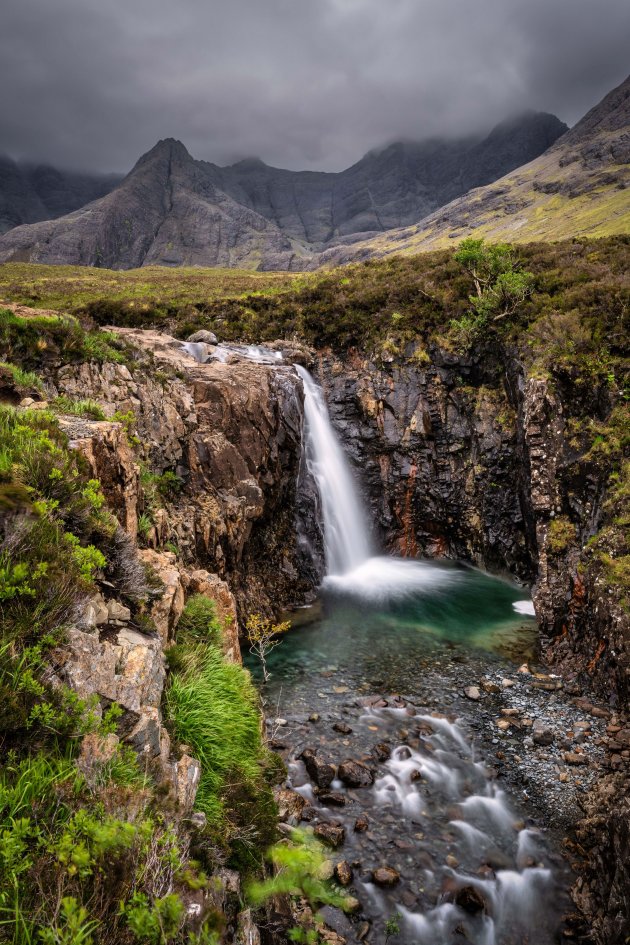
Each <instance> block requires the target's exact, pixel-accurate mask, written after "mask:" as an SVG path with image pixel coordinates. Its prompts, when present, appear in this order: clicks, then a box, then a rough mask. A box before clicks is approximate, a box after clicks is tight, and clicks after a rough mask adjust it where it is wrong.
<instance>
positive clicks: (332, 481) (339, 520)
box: [295, 364, 370, 575]
mask: <svg viewBox="0 0 630 945" xmlns="http://www.w3.org/2000/svg"><path fill="white" fill-rule="evenodd" d="M295 370H296V371H297V372H298V374H299V376H300V377H301V379H302V383H303V384H304V417H305V421H306V424H305V436H306V441H305V446H306V463H307V467H308V470H309V472H310V473H311V475H312V476H313V478H314V480H315V483H316V485H317V490H318V492H319V496H320V499H321V503H322V517H323V525H324V548H325V552H326V570H327V572H328V574H329V575H341V574H346V573H347V572H349V571H353V570H355V569H356V568H358V567H359V566H360V565H362V564H363V563H364V562H365V561H367V560H368V558H369V557H370V543H369V540H368V535H367V529H366V526H365V520H364V515H363V509H362V508H361V502H360V500H359V496H358V494H357V489H356V486H355V483H354V481H353V479H352V474H351V472H350V469H349V466H348V462H347V460H346V457H345V455H344V452H343V450H342V448H341V446H340V444H339V441H338V439H337V436H336V434H335V431H334V430H333V427H332V424H331V422H330V417H329V415H328V409H327V407H326V403H325V401H324V397H323V395H322V392H321V389H320V388H319V387H318V386H317V384H316V383H315V381H314V380H313V378H312V377H311V375H310V374H309V373H308V371H307V370H305V368H303V367H301V366H300V365H299V364H296V365H295Z"/></svg>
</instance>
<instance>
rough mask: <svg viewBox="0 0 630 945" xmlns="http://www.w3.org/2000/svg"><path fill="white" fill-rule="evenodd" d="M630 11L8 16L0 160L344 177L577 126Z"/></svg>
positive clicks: (376, 7)
mask: <svg viewBox="0 0 630 945" xmlns="http://www.w3.org/2000/svg"><path fill="white" fill-rule="evenodd" d="M629 39H630V2H629V0H168V2H165V0H2V14H1V15H0V152H2V151H4V152H7V153H9V154H11V155H12V156H13V157H17V158H23V159H30V160H46V161H49V162H50V163H53V164H56V165H58V166H66V167H76V168H85V169H90V170H103V171H105V170H111V171H127V170H128V169H129V168H130V167H131V166H132V165H133V164H134V163H135V161H136V159H137V158H138V157H139V156H140V154H142V153H143V152H144V151H146V150H148V149H149V148H150V147H152V146H153V145H154V144H155V142H156V141H157V140H158V139H159V138H165V137H171V136H172V137H176V138H180V139H181V140H182V141H183V142H184V144H185V145H186V146H187V147H188V150H189V151H190V152H191V154H192V155H193V156H194V157H197V158H203V159H206V160H211V161H215V162H217V163H230V162H231V161H233V160H238V159H240V158H242V157H249V156H258V157H261V158H262V159H263V160H265V161H266V162H267V163H269V164H275V165H277V166H283V167H291V168H321V169H326V170H340V169H342V168H343V167H346V166H348V165H349V164H352V163H354V161H356V160H358V159H359V158H360V157H361V156H362V155H363V154H364V153H365V152H366V151H367V150H369V149H370V148H372V147H376V146H379V145H381V144H384V143H387V142H389V141H392V140H394V139H397V138H413V139H421V138H424V137H428V136H431V135H448V136H454V135H460V134H466V133H469V132H472V131H477V130H480V129H482V128H487V127H489V126H491V125H492V124H494V123H495V122H497V121H499V120H501V119H502V118H504V117H506V116H508V115H509V114H513V113H515V112H518V111H522V110H524V109H527V108H533V109H538V110H542V111H550V112H554V113H555V114H557V115H558V116H559V117H560V118H562V119H563V120H564V121H566V122H567V123H568V124H572V123H574V122H575V121H577V119H578V118H580V117H581V115H582V114H583V113H584V112H585V111H586V110H587V109H588V108H590V107H591V106H592V105H594V104H596V103H597V101H599V99H600V98H601V97H602V96H603V95H604V94H605V93H606V92H607V91H609V90H610V89H611V88H612V87H614V86H615V85H617V84H619V82H621V81H622V80H623V79H624V78H625V77H626V75H627V74H628V72H629V71H630V56H628V50H629V48H630V43H629Z"/></svg>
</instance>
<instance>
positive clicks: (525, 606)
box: [512, 600, 536, 617]
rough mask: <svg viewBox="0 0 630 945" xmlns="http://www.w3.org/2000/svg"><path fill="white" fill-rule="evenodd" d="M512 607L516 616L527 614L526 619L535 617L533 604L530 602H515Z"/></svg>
mask: <svg viewBox="0 0 630 945" xmlns="http://www.w3.org/2000/svg"><path fill="white" fill-rule="evenodd" d="M512 607H513V608H514V610H515V611H516V613H517V614H527V616H528V617H535V616H536V611H535V610H534V602H533V601H531V600H515V601H514V603H513V604H512Z"/></svg>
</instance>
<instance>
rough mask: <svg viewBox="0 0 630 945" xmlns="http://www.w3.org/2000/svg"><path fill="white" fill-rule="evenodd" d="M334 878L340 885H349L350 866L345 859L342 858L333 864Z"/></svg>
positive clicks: (350, 878) (350, 880) (350, 876)
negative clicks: (339, 861)
mask: <svg viewBox="0 0 630 945" xmlns="http://www.w3.org/2000/svg"><path fill="white" fill-rule="evenodd" d="M335 879H336V880H337V882H338V883H339V885H340V886H349V885H350V883H351V882H352V867H351V866H350V864H349V863H348V861H347V860H342V861H341V863H337V865H336V866H335Z"/></svg>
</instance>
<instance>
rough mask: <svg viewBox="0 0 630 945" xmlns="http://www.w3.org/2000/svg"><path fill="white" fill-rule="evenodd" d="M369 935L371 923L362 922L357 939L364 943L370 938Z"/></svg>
mask: <svg viewBox="0 0 630 945" xmlns="http://www.w3.org/2000/svg"><path fill="white" fill-rule="evenodd" d="M369 934H370V923H369V922H362V923H361V925H360V926H359V928H358V929H357V933H356V935H357V938H358V939H359V941H360V942H363V941H365V939H366V938H367V937H368V935H369Z"/></svg>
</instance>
